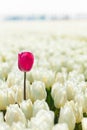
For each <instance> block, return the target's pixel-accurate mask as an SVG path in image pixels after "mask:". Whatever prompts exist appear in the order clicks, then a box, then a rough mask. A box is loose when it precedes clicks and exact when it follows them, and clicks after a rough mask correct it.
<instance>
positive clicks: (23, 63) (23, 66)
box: [18, 52, 34, 72]
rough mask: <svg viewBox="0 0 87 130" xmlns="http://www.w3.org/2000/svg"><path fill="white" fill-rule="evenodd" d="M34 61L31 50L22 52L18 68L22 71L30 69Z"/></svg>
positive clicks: (19, 55) (19, 56)
mask: <svg viewBox="0 0 87 130" xmlns="http://www.w3.org/2000/svg"><path fill="white" fill-rule="evenodd" d="M33 63H34V56H33V54H32V53H31V52H22V53H19V54H18V68H19V69H20V70H21V71H24V72H27V71H30V70H31V68H32V66H33Z"/></svg>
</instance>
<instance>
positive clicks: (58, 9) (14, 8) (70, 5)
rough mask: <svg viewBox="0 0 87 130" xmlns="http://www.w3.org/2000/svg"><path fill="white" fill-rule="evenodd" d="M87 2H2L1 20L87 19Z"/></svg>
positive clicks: (38, 0)
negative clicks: (10, 18)
mask: <svg viewBox="0 0 87 130" xmlns="http://www.w3.org/2000/svg"><path fill="white" fill-rule="evenodd" d="M86 6H87V0H61V1H60V0H0V18H2V17H7V16H38V15H41V16H59V17H61V16H70V17H74V16H75V17H77V16H79V17H82V18H84V17H86V18H87V7H86Z"/></svg>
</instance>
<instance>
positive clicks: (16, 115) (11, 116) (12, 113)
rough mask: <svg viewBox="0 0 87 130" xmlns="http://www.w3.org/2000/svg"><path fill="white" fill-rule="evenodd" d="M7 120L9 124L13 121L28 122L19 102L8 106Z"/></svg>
mask: <svg viewBox="0 0 87 130" xmlns="http://www.w3.org/2000/svg"><path fill="white" fill-rule="evenodd" d="M5 120H6V122H7V123H8V124H9V125H12V124H13V122H22V123H23V124H26V118H25V115H24V113H23V112H22V110H21V109H20V108H19V106H18V105H17V104H15V105H10V106H9V107H7V111H6V115H5Z"/></svg>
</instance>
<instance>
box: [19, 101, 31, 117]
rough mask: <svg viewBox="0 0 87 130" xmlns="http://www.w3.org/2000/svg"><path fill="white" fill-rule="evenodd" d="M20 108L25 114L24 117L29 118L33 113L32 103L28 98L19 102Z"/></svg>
mask: <svg viewBox="0 0 87 130" xmlns="http://www.w3.org/2000/svg"><path fill="white" fill-rule="evenodd" d="M20 108H21V110H22V111H23V113H24V114H25V117H26V119H30V118H31V116H32V113H33V105H32V102H31V100H30V99H28V100H26V101H25V100H24V101H23V102H21V103H20Z"/></svg>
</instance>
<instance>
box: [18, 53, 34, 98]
mask: <svg viewBox="0 0 87 130" xmlns="http://www.w3.org/2000/svg"><path fill="white" fill-rule="evenodd" d="M33 63H34V56H33V54H32V53H31V52H21V53H19V54H18V68H19V69H20V70H21V71H23V72H24V100H26V72H27V71H30V70H31V68H32V66H33Z"/></svg>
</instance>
